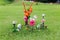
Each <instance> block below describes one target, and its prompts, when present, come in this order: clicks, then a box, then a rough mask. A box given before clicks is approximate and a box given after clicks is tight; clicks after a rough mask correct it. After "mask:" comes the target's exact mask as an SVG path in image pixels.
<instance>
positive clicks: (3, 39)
mask: <svg viewBox="0 0 60 40" xmlns="http://www.w3.org/2000/svg"><path fill="white" fill-rule="evenodd" d="M42 13H45V14H46V16H45V19H46V22H45V24H46V25H47V26H48V29H45V30H40V31H38V30H35V31H33V32H29V31H27V30H26V28H23V29H22V30H21V31H20V32H16V33H13V32H12V31H13V29H12V28H13V25H12V21H14V20H16V21H17V24H18V23H21V24H23V25H24V21H23V16H24V12H23V6H19V5H6V6H0V40H60V5H59V4H41V3H40V4H39V5H33V12H32V14H31V17H32V16H33V15H37V16H38V19H37V22H36V24H38V23H40V20H41V18H42V17H41V14H42Z"/></svg>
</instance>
